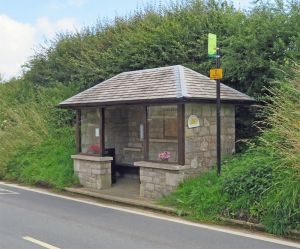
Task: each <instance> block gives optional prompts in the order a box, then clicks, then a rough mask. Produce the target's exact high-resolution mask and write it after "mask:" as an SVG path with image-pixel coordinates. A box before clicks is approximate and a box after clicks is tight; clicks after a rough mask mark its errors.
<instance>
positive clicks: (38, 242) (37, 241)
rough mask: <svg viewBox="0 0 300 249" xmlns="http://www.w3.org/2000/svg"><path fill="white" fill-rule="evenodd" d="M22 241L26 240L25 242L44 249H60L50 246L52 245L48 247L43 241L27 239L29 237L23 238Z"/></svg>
mask: <svg viewBox="0 0 300 249" xmlns="http://www.w3.org/2000/svg"><path fill="white" fill-rule="evenodd" d="M23 239H24V240H27V241H30V242H32V243H34V244H37V245H39V246H42V247H45V248H47V249H60V248H59V247H56V246H52V245H50V244H48V243H45V242H43V241H40V240H37V239H34V238H32V237H29V236H24V237H23Z"/></svg>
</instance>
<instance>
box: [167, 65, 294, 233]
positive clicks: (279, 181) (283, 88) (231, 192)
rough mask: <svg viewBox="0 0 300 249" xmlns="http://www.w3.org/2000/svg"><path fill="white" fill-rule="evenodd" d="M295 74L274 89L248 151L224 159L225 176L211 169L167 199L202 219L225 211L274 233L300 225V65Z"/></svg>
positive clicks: (231, 216) (182, 186)
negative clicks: (262, 128) (260, 130)
mask: <svg viewBox="0 0 300 249" xmlns="http://www.w3.org/2000/svg"><path fill="white" fill-rule="evenodd" d="M294 73H295V75H294V77H295V78H294V79H290V80H287V81H283V82H281V84H280V86H279V87H277V88H273V89H272V91H271V92H272V97H270V98H269V102H268V104H267V105H266V106H265V108H264V112H266V113H267V114H268V119H267V122H268V123H267V126H268V129H266V130H265V131H264V133H263V135H262V136H261V137H259V138H258V139H257V141H256V144H252V145H251V146H250V148H248V150H247V151H246V152H245V153H243V154H240V155H235V156H233V157H232V158H230V159H228V160H224V162H223V171H222V176H221V177H219V178H218V177H217V176H216V172H214V171H208V172H206V173H204V174H202V175H201V176H199V177H198V178H196V179H191V180H187V181H186V182H184V183H183V184H181V185H180V186H179V187H178V189H177V190H176V191H175V192H174V193H172V194H171V195H170V196H168V197H166V199H165V200H164V202H166V203H169V204H172V205H174V206H176V207H178V208H179V209H180V210H182V211H185V212H186V211H190V212H191V214H192V216H193V217H194V218H197V219H201V220H207V219H208V220H216V219H217V218H218V217H219V216H225V217H229V218H235V219H242V220H246V221H251V222H255V223H256V222H260V223H262V224H264V225H265V226H266V228H267V230H268V231H269V232H271V233H274V234H287V233H289V232H290V230H291V229H299V228H300V175H299V165H300V161H299V143H300V137H299V134H300V130H299V128H300V125H299V120H300V119H299V118H300V116H299V110H300V102H299V99H300V98H299V96H300V95H299V86H300V80H299V79H300V77H299V76H300V75H299V73H300V71H299V67H298V66H296V70H295V72H294ZM208 183H209V184H208ZM210 184H211V185H210ZM211 195H213V196H211Z"/></svg>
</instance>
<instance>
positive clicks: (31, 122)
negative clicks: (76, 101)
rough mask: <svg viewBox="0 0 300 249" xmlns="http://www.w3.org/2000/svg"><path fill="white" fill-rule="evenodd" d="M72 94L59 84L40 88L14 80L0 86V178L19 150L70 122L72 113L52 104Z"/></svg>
mask: <svg viewBox="0 0 300 249" xmlns="http://www.w3.org/2000/svg"><path fill="white" fill-rule="evenodd" d="M73 93H74V89H73V88H72V87H66V86H63V85H62V84H55V85H53V86H52V87H51V88H44V87H35V86H34V85H33V84H32V83H30V82H27V81H24V80H16V81H11V82H9V83H6V84H3V85H0V107H1V109H0V141H1V146H0V178H2V177H3V176H4V175H5V172H6V169H7V167H8V166H7V161H8V160H10V159H11V158H12V157H14V155H15V154H16V153H18V152H19V150H23V148H31V147H32V146H37V145H38V144H40V143H41V142H42V141H44V140H45V139H47V138H49V137H51V136H52V133H53V131H54V130H55V129H57V128H59V127H62V126H65V125H66V124H70V123H71V122H72V120H73V118H74V117H73V113H72V112H71V111H66V110H61V109H58V108H57V107H56V105H57V104H58V103H59V102H60V101H62V100H63V99H65V98H66V97H68V96H70V95H72V94H73Z"/></svg>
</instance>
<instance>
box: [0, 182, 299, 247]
mask: <svg viewBox="0 0 300 249" xmlns="http://www.w3.org/2000/svg"><path fill="white" fill-rule="evenodd" d="M0 184H3V185H6V186H11V187H14V188H19V189H23V190H27V191H31V192H35V193H39V194H44V195H48V196H54V197H58V198H62V199H66V200H71V201H76V202H80V203H85V204H89V205H93V206H98V207H104V208H109V209H113V210H117V211H122V212H127V213H131V214H137V215H142V216H146V217H151V218H155V219H160V220H165V221H170V222H175V223H179V224H184V225H188V226H193V227H198V228H203V229H207V230H212V231H217V232H222V233H227V234H232V235H237V236H242V237H246V238H251V239H256V240H261V241H266V242H270V243H275V244H279V245H284V246H291V247H295V248H300V244H299V243H296V242H291V241H288V240H284V239H279V238H275V237H272V235H270V236H264V235H258V234H254V233H250V232H249V233H248V232H239V231H236V230H234V229H231V228H227V227H226V228H225V227H221V226H215V225H204V224H199V223H196V222H191V221H186V220H183V219H180V218H176V217H170V216H167V215H162V214H161V215H159V214H153V213H149V212H146V211H137V210H132V209H129V208H125V207H116V206H113V205H109V204H100V203H96V202H92V201H87V200H83V199H80V198H74V197H68V196H63V195H58V194H53V193H51V192H47V191H46V190H39V189H35V188H31V187H23V186H19V185H16V184H11V183H5V182H1V181H0Z"/></svg>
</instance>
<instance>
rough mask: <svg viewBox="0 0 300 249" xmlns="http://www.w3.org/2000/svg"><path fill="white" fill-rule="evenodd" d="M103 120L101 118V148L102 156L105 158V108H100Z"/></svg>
mask: <svg viewBox="0 0 300 249" xmlns="http://www.w3.org/2000/svg"><path fill="white" fill-rule="evenodd" d="M100 113H101V118H100V132H101V135H100V147H101V152H100V156H104V150H105V110H104V108H100Z"/></svg>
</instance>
